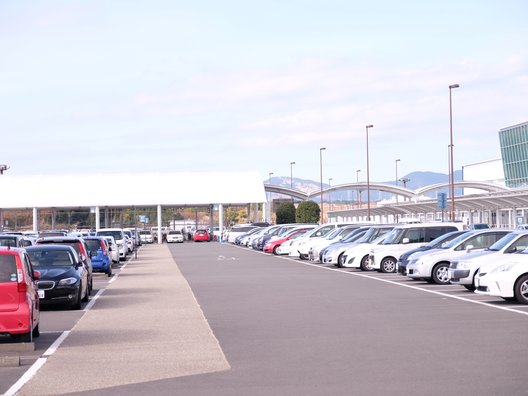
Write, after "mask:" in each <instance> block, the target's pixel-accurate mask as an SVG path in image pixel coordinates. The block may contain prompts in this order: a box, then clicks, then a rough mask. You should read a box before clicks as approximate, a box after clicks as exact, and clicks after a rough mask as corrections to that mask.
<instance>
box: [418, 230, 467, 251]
mask: <svg viewBox="0 0 528 396" xmlns="http://www.w3.org/2000/svg"><path fill="white" fill-rule="evenodd" d="M464 233H465V231H453V232H448V233H447V234H444V235H440V236H439V237H438V238H435V239H433V240H432V241H431V242H428V243H426V244H425V245H424V246H425V247H428V248H430V249H437V248H441V247H442V246H443V245H444V244H446V243H447V242H449V241H451V240H453V239H455V238H456V237H458V236H460V235H462V234H464Z"/></svg>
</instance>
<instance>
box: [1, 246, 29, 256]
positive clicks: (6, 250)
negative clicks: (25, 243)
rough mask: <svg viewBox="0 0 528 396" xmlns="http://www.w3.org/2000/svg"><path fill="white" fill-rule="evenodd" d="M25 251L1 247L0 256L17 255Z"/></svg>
mask: <svg viewBox="0 0 528 396" xmlns="http://www.w3.org/2000/svg"><path fill="white" fill-rule="evenodd" d="M24 251H25V249H23V248H16V247H8V246H0V254H5V255H10V254H12V255H17V254H20V253H22V252H24Z"/></svg>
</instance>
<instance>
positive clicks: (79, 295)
mask: <svg viewBox="0 0 528 396" xmlns="http://www.w3.org/2000/svg"><path fill="white" fill-rule="evenodd" d="M86 295H88V291H87V292H86ZM82 299H83V297H82V288H81V287H79V293H77V298H76V299H75V302H74V303H73V304H72V305H71V309H74V310H79V309H81V300H82Z"/></svg>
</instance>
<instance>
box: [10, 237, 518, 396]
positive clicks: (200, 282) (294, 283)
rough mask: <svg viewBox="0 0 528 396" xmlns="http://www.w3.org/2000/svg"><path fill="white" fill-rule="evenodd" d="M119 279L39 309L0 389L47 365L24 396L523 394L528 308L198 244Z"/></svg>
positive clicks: (451, 289)
mask: <svg viewBox="0 0 528 396" xmlns="http://www.w3.org/2000/svg"><path fill="white" fill-rule="evenodd" d="M180 271H181V272H180ZM116 275H117V277H116V278H111V280H110V281H109V280H108V278H105V277H104V276H103V275H101V276H100V277H99V276H98V277H96V282H95V287H94V291H96V289H97V290H104V292H100V293H101V294H99V297H98V298H97V299H95V300H94V299H92V301H93V302H91V303H90V304H92V307H86V306H83V307H84V309H85V311H80V312H78V311H77V312H76V311H69V310H68V311H61V310H47V311H45V312H43V313H42V315H43V316H42V336H41V337H40V338H39V339H38V340H37V342H36V344H35V351H34V352H32V353H24V354H23V357H22V362H23V364H22V366H21V367H17V368H0V373H1V376H0V380H1V383H2V389H1V391H2V392H6V391H7V390H8V389H9V388H10V387H11V385H13V384H14V383H15V382H16V381H17V380H18V379H19V378H21V377H22V375H23V374H24V372H25V371H26V370H28V368H29V367H32V366H31V364H32V363H33V362H36V361H37V359H45V360H46V361H45V362H44V363H43V365H42V367H41V368H40V369H39V370H38V371H37V372H36V374H35V375H34V376H33V378H31V379H30V380H29V381H27V383H26V385H25V386H23V387H22V388H21V391H20V394H66V393H70V394H71V393H74V392H83V394H94V395H95V394H100V395H103V394H125V393H126V394H128V395H130V394H133V395H135V394H137V395H143V394H146V393H152V394H185V395H204V394H211V395H213V394H214V395H233V394H237V395H248V394H251V395H270V394H273V395H323V394H325V395H326V394H333V395H350V394H358V395H362V394H367V393H368V394H372V393H375V394H391V395H404V394H405V395H408V394H427V395H436V394H438V395H440V394H454V393H459V394H468V395H471V394H475V395H477V394H478V395H497V394H509V395H522V394H526V392H525V389H526V385H527V384H528V381H527V380H526V375H525V370H524V367H525V365H526V363H527V362H528V358H527V357H526V356H527V355H528V354H527V349H528V347H527V344H526V342H525V339H526V335H525V333H526V325H527V321H528V316H527V315H528V307H527V306H523V305H520V304H514V303H510V302H505V301H502V300H499V299H496V298H491V297H487V296H482V295H477V294H474V293H470V292H468V291H466V290H465V289H463V288H462V287H460V286H455V285H447V286H440V285H432V284H428V283H425V282H420V281H413V280H410V279H409V278H406V277H403V276H401V275H398V274H381V273H374V272H367V273H365V272H361V271H357V270H350V269H337V268H336V267H333V266H332V267H327V266H324V265H320V264H312V263H308V262H306V261H301V260H295V259H289V258H284V257H277V256H272V255H267V254H262V253H260V252H257V251H254V250H251V249H246V248H239V247H235V246H233V245H229V244H219V243H205V244H204V243H192V242H189V243H185V244H178V245H166V244H165V245H162V246H158V245H151V246H146V247H143V248H142V249H141V250H140V252H139V254H138V259H137V260H132V261H130V262H129V263H127V264H126V267H125V268H123V269H119V270H117V271H116ZM181 275H183V277H182V276H181ZM109 282H111V283H109ZM189 286H190V288H189ZM87 308H88V310H87ZM90 308H91V309H90ZM201 315H203V317H202V316H201ZM61 336H62V337H65V336H66V338H65V340H64V341H63V342H62V344H61V345H60V346H59V347H58V349H57V351H56V352H53V351H50V350H49V347H50V346H51V345H52V344H53V343H54V342H55V341H56V340H57V339H59V338H60V337H61ZM191 357H192V358H191ZM72 367H73V369H72Z"/></svg>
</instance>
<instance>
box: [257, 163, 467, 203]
mask: <svg viewBox="0 0 528 396" xmlns="http://www.w3.org/2000/svg"><path fill="white" fill-rule="evenodd" d="M454 176H455V180H462V171H461V170H458V171H455V174H454ZM404 179H405V180H406V187H407V188H408V189H411V190H416V189H418V188H421V187H425V186H429V185H431V184H438V183H447V182H449V175H446V174H444V173H435V172H412V173H409V174H407V175H405V176H402V177H401V178H400V180H404ZM265 182H266V183H269V180H265ZM382 183H384V184H392V185H394V184H396V183H395V180H389V181H385V182H382ZM271 184H274V185H277V186H281V187H286V188H289V187H290V186H291V184H290V177H287V176H276V177H272V178H271ZM398 185H399V186H400V187H403V183H402V182H401V181H400V182H399V183H398ZM329 186H330V185H329V184H328V183H323V188H327V187H329ZM293 188H294V189H296V190H299V191H303V192H305V193H310V192H314V191H318V190H319V189H320V188H321V184H320V182H319V181H314V180H306V179H298V178H295V177H294V178H293ZM447 190H448V189H447V188H446V189H445V190H438V191H433V192H430V193H428V194H426V195H427V196H429V197H431V198H435V197H436V195H437V194H438V193H439V192H444V193H448V191H447ZM366 194H367V193H366V192H363V193H362V195H361V197H362V199H366ZM461 194H462V189H460V190H459V189H457V190H456V191H455V195H461ZM370 196H371V199H372V200H375V201H380V200H385V199H389V198H390V197H391V196H393V194H389V193H385V192H378V191H374V190H372V189H371V192H370ZM275 198H278V197H275ZM284 198H287V197H286V196H284ZM314 200H315V201H319V200H317V199H314ZM355 200H357V197H356V192H355V191H337V192H334V193H332V201H334V202H336V201H343V202H350V201H355Z"/></svg>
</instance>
